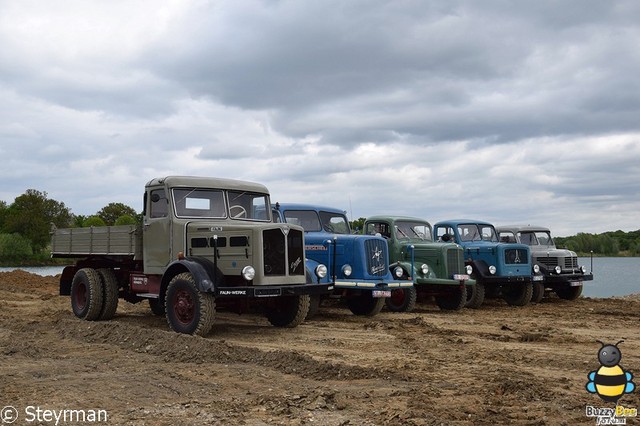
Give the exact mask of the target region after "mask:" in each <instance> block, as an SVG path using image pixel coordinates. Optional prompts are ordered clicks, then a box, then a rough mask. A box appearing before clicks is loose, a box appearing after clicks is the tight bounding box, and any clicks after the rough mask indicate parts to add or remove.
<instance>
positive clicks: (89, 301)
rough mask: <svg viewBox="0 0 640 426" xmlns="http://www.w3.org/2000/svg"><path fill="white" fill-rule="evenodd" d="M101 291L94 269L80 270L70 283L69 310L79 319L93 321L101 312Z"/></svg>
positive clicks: (100, 284)
mask: <svg viewBox="0 0 640 426" xmlns="http://www.w3.org/2000/svg"><path fill="white" fill-rule="evenodd" d="M102 301H103V289H102V281H101V280H100V276H99V275H98V273H97V272H96V270H95V269H91V268H82V269H79V270H78V272H76V274H75V275H74V276H73V281H72V282H71V309H73V313H74V314H75V316H77V317H78V318H80V319H83V320H87V321H95V320H97V319H98V317H100V312H101V311H102Z"/></svg>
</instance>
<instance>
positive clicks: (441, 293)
mask: <svg viewBox="0 0 640 426" xmlns="http://www.w3.org/2000/svg"><path fill="white" fill-rule="evenodd" d="M364 233H366V234H370V235H377V234H379V235H381V236H382V237H384V238H385V239H386V240H387V245H388V247H389V266H390V268H392V269H396V268H397V267H401V268H402V270H403V274H402V278H404V279H406V280H411V279H412V280H413V284H414V287H409V288H404V289H396V290H393V291H392V292H391V297H389V298H387V300H386V305H387V309H389V310H390V311H394V312H410V311H412V310H413V309H414V307H415V305H416V301H418V300H419V301H424V300H427V299H428V298H430V297H434V298H435V301H436V304H437V305H438V307H440V309H443V310H459V309H462V308H463V307H464V306H465V304H466V302H467V291H468V290H469V291H471V290H472V289H473V286H474V285H475V281H473V280H472V279H470V274H471V272H472V270H471V267H466V266H465V264H464V253H463V250H462V248H461V247H460V246H459V245H457V244H455V243H441V242H434V240H433V231H432V228H431V224H429V222H427V221H426V220H423V219H420V218H416V217H406V216H371V217H369V218H367V219H366V220H365V223H364Z"/></svg>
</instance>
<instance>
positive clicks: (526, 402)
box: [0, 271, 640, 425]
mask: <svg viewBox="0 0 640 426" xmlns="http://www.w3.org/2000/svg"><path fill="white" fill-rule="evenodd" d="M57 282H58V281H57V278H56V277H40V276H37V275H32V274H29V273H26V272H22V271H14V272H7V273H0V407H2V406H5V405H10V406H13V407H15V408H16V409H17V410H18V415H19V416H20V417H19V419H18V421H17V422H16V423H15V424H28V423H27V422H26V420H27V417H28V416H30V417H31V419H32V418H33V416H34V415H35V414H34V413H35V411H34V410H35V409H36V408H38V407H39V408H40V409H41V410H52V411H51V412H52V413H53V412H61V411H62V410H86V412H89V410H98V409H102V410H106V412H107V414H108V423H109V424H136V425H176V424H185V425H186V424H247V425H261V424H287V425H289V424H293V425H296V424H305V425H307V424H309V425H310V424H318V425H320V424H321V425H374V424H392V425H395V424H409V425H412V424H415V425H431V424H459V425H467V424H469V425H471V424H473V425H477V424H505V423H517V424H531V425H538V424H540V425H542V424H549V425H558V424H567V425H569V424H570V425H573V424H596V420H595V418H588V417H587V416H586V414H585V407H586V406H588V405H591V406H595V407H612V406H613V405H612V404H610V403H609V404H607V403H605V402H604V401H601V400H600V399H599V398H598V396H597V395H594V394H589V393H588V392H587V391H586V390H585V384H586V382H587V374H588V373H589V372H590V371H593V370H597V369H598V368H599V367H600V364H599V362H598V358H597V352H598V350H599V349H600V344H599V343H597V342H596V340H597V339H599V340H604V341H606V342H612V343H616V342H617V341H619V340H622V339H625V342H624V343H622V344H621V345H620V349H621V350H622V355H623V359H622V362H621V363H620V364H621V365H622V366H623V367H624V368H625V369H627V370H629V371H631V372H635V373H636V374H640V328H639V327H638V322H639V321H640V309H639V308H640V300H638V299H637V298H633V297H629V298H624V299H588V298H581V299H579V300H577V301H573V302H567V301H563V300H560V299H557V298H553V297H552V298H549V299H545V300H544V301H543V302H542V303H540V304H537V305H530V306H526V307H523V308H515V307H510V306H507V305H506V304H505V303H504V302H502V301H499V300H495V301H489V303H488V305H486V306H483V307H482V308H481V309H479V310H469V309H466V310H463V311H461V312H453V313H452V312H442V311H439V310H438V309H437V307H436V306H435V304H424V305H419V306H418V309H417V310H416V311H415V312H412V313H403V314H396V313H391V312H386V311H383V312H382V313H381V314H379V315H378V316H376V317H374V318H362V317H355V316H353V315H352V314H351V313H350V312H349V311H348V310H347V309H346V308H342V307H341V306H340V305H332V306H328V307H327V306H325V307H323V308H322V310H321V312H320V315H319V316H318V317H317V319H314V320H311V321H307V322H305V323H304V324H302V325H301V326H299V327H298V328H295V329H279V328H274V327H271V326H270V325H269V324H268V323H267V321H266V320H264V319H263V318H261V317H258V316H251V315H245V316H238V315H235V314H230V313H219V314H218V317H217V323H216V326H215V328H214V331H213V332H212V333H211V334H210V335H209V336H207V337H205V338H203V337H193V336H186V335H178V334H175V333H173V332H171V331H169V329H168V326H167V324H166V322H165V320H164V318H161V317H155V316H153V315H152V314H151V311H150V310H149V308H148V305H147V304H146V303H140V304H138V305H132V304H128V303H126V302H123V301H121V303H120V305H119V307H118V312H117V314H116V317H115V318H114V319H113V320H111V321H106V322H86V321H81V320H79V319H77V318H75V317H74V316H73V314H72V312H71V307H70V302H69V299H68V297H61V296H58V295H57V292H58V284H57ZM635 380H637V379H635ZM638 395H639V393H638V391H637V390H636V392H635V393H633V394H626V395H624V396H623V397H622V398H621V399H620V401H619V403H620V404H621V405H624V406H626V407H632V408H638V407H640V398H639V396H638ZM27 407H32V408H29V409H28V408H27ZM27 410H30V413H31V414H29V413H28V412H27ZM42 413H43V415H44V411H42ZM52 415H53V414H52ZM45 420H46V419H45ZM627 420H628V422H627V423H628V424H632V423H636V422H640V419H636V418H633V419H627ZM31 424H33V422H31ZM42 424H55V420H50V421H44V420H43V421H42ZM60 424H61V423H60Z"/></svg>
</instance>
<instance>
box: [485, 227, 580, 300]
mask: <svg viewBox="0 0 640 426" xmlns="http://www.w3.org/2000/svg"><path fill="white" fill-rule="evenodd" d="M496 230H497V232H498V236H499V238H500V241H504V242H517V243H521V244H526V245H527V246H529V248H530V249H531V256H532V262H533V263H534V264H535V265H538V267H539V268H540V272H541V273H542V275H543V276H544V281H538V282H536V284H535V285H534V292H533V297H532V300H533V301H534V302H539V301H541V300H542V298H543V297H544V295H545V290H548V291H554V292H555V293H556V294H557V295H558V297H560V298H561V299H565V300H574V299H577V298H578V297H580V295H581V294H582V288H583V283H584V281H591V280H593V271H592V272H587V268H586V267H585V266H581V265H578V256H577V255H576V253H575V252H573V251H571V250H566V249H559V248H557V247H556V245H555V243H554V242H553V238H551V231H550V230H549V228H546V227H544V226H534V225H504V226H498V227H497V228H496Z"/></svg>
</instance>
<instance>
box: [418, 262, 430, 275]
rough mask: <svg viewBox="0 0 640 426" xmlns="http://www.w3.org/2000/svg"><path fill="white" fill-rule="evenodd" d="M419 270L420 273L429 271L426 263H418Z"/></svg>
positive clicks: (424, 273) (425, 273)
mask: <svg viewBox="0 0 640 426" xmlns="http://www.w3.org/2000/svg"><path fill="white" fill-rule="evenodd" d="M420 272H422V275H427V274H428V273H429V265H427V264H426V263H423V264H422V265H420Z"/></svg>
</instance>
